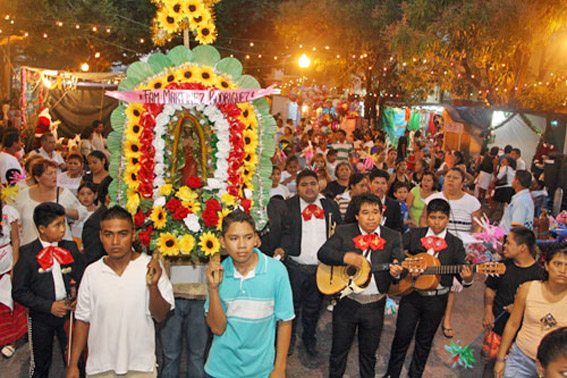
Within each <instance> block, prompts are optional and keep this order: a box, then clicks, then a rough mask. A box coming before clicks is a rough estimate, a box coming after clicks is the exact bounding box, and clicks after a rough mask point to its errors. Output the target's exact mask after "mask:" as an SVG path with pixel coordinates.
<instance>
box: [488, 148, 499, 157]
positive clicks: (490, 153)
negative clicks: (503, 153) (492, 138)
mask: <svg viewBox="0 0 567 378" xmlns="http://www.w3.org/2000/svg"><path fill="white" fill-rule="evenodd" d="M498 151H500V149H499V148H498V147H497V146H494V147H491V148H490V152H489V155H491V156H497V155H498Z"/></svg>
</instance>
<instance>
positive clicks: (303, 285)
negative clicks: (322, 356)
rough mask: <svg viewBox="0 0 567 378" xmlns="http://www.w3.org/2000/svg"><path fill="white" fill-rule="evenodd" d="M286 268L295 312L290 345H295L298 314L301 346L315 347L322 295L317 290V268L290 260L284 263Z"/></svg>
mask: <svg viewBox="0 0 567 378" xmlns="http://www.w3.org/2000/svg"><path fill="white" fill-rule="evenodd" d="M286 266H287V271H288V273H289V281H290V283H291V290H292V292H293V310H294V311H295V318H294V319H293V327H292V331H291V341H290V345H295V339H296V328H297V322H298V317H299V314H301V324H302V326H303V334H302V339H303V344H305V345H306V346H315V344H316V343H317V339H316V338H315V330H316V329H317V321H318V320H319V312H320V310H321V302H322V301H323V295H322V294H321V292H320V291H319V289H318V288H317V281H316V272H317V266H316V265H313V266H311V265H300V264H298V263H296V262H294V261H291V260H290V259H289V260H288V261H287V262H286Z"/></svg>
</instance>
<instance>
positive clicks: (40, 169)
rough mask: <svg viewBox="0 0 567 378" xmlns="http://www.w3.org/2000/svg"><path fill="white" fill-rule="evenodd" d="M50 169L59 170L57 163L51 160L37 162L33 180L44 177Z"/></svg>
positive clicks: (34, 167) (33, 168)
mask: <svg viewBox="0 0 567 378" xmlns="http://www.w3.org/2000/svg"><path fill="white" fill-rule="evenodd" d="M49 167H51V168H57V163H56V162H54V161H53V160H49V159H41V160H38V161H37V162H35V164H34V165H33V167H32V176H33V178H34V179H35V178H36V177H41V175H43V174H44V173H45V171H47V168H49Z"/></svg>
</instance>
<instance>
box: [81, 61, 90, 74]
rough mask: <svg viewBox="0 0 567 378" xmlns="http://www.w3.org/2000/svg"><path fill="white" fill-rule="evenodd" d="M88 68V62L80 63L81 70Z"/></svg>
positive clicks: (84, 70) (85, 70)
mask: <svg viewBox="0 0 567 378" xmlns="http://www.w3.org/2000/svg"><path fill="white" fill-rule="evenodd" d="M88 70H89V64H88V63H83V64H81V71H83V72H87V71H88Z"/></svg>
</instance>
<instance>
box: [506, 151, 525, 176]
mask: <svg viewBox="0 0 567 378" xmlns="http://www.w3.org/2000/svg"><path fill="white" fill-rule="evenodd" d="M510 156H511V157H512V159H514V160H516V170H517V171H519V170H526V162H525V161H524V159H522V152H521V151H520V149H519V148H512V151H511V152H510Z"/></svg>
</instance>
